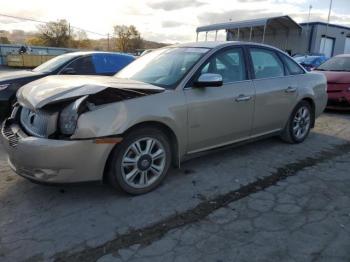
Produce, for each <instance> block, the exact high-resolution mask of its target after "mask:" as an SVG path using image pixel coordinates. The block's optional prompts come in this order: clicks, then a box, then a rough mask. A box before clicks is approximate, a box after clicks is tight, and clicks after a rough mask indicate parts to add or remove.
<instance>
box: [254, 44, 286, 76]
mask: <svg viewBox="0 0 350 262" xmlns="http://www.w3.org/2000/svg"><path fill="white" fill-rule="evenodd" d="M250 55H251V58H252V62H253V68H254V73H255V78H256V79H262V78H270V77H280V76H284V66H283V63H282V61H281V60H280V59H279V57H278V55H277V54H276V53H275V52H274V51H271V50H267V49H262V48H250Z"/></svg>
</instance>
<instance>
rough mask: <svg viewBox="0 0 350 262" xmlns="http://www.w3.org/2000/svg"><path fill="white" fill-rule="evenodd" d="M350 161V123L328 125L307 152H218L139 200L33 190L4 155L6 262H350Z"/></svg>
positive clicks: (250, 148) (302, 147)
mask: <svg viewBox="0 0 350 262" xmlns="http://www.w3.org/2000/svg"><path fill="white" fill-rule="evenodd" d="M68 153H69V152H68ZM349 156H350V114H349V113H327V114H324V115H323V116H322V117H321V118H320V119H318V121H317V125H316V128H315V129H314V130H313V131H312V133H311V134H310V137H309V138H308V139H307V141H305V142H304V143H303V144H299V145H288V144H285V143H282V142H280V141H279V139H277V138H276V139H275V138H272V139H267V140H263V141H259V142H255V143H252V144H248V145H244V146H241V147H237V148H231V149H225V150H220V151H216V152H213V153H210V154H207V155H205V156H202V157H200V158H196V159H193V160H190V161H188V162H186V163H184V164H183V165H182V168H181V169H179V170H172V171H171V172H170V174H169V177H168V178H167V179H166V181H165V182H164V183H163V185H162V186H161V187H160V188H158V189H157V190H155V191H154V192H151V193H149V194H147V195H143V196H138V197H130V196H127V195H124V194H120V193H116V192H115V191H113V190H112V189H110V188H109V187H108V186H103V185H99V184H87V185H79V186H65V187H47V186H41V185H35V184H32V183H30V182H29V181H27V180H25V179H23V178H21V177H18V176H16V175H15V174H13V172H12V171H10V169H9V167H8V165H7V164H6V162H5V158H6V156H5V154H4V153H3V152H1V147H0V174H1V176H0V260H1V261H54V260H56V261H96V260H98V261H100V262H101V261H128V260H131V261H349V260H350V246H349V245H350V244H349V243H350V233H349V232H350V231H349V227H350V221H349V219H350V215H349V214H350V210H349V207H350V201H349V200H350V199H349V197H350V187H349V185H350V181H349V179H350V178H349V176H350V173H349V172H348V170H349V168H350V161H349ZM72 157H74V156H72Z"/></svg>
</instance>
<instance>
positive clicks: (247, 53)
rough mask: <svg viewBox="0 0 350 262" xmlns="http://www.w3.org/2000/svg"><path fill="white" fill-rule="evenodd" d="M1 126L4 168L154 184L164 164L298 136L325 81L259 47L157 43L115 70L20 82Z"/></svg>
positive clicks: (144, 186) (36, 175)
mask: <svg viewBox="0 0 350 262" xmlns="http://www.w3.org/2000/svg"><path fill="white" fill-rule="evenodd" d="M17 97H18V101H19V105H17V106H16V107H15V108H14V110H13V112H12V115H11V117H10V118H9V119H7V120H6V121H5V122H4V124H3V126H2V138H3V142H4V145H5V147H6V150H7V152H8V154H9V162H10V166H11V167H12V168H13V169H14V170H15V172H17V173H18V174H19V175H21V176H23V177H26V178H28V179H30V180H34V181H39V182H45V183H66V182H82V181H90V180H103V181H108V182H109V183H110V184H111V185H113V186H114V187H116V188H120V189H122V190H124V191H126V192H128V193H131V194H142V193H145V192H148V191H150V190H152V189H154V188H155V187H157V186H158V185H159V184H160V183H161V181H162V180H163V179H164V178H165V176H166V174H167V172H168V169H169V166H170V164H173V165H175V166H179V165H180V162H181V161H182V160H184V159H186V158H187V157H188V156H190V155H193V154H195V153H198V152H202V151H206V150H209V149H214V148H218V147H222V146H225V145H229V144H233V143H237V142H242V141H250V140H254V139H256V138H258V137H266V136H274V135H277V136H280V137H281V138H282V139H283V140H285V141H287V142H289V143H301V142H303V141H304V140H305V139H306V137H307V136H308V134H309V131H310V128H312V127H313V126H314V123H315V119H316V118H317V117H318V116H319V115H320V114H321V113H322V111H323V110H324V108H325V106H326V103H327V93H326V78H325V76H324V75H322V74H318V73H307V72H306V71H305V69H303V68H302V67H301V66H300V65H298V64H297V63H296V62H295V61H294V60H293V59H291V58H290V57H289V56H288V55H286V54H285V53H283V52H281V51H279V50H278V49H275V48H273V47H269V46H266V45H260V44H252V43H246V44H245V43H239V42H204V43H192V44H182V45H175V46H171V47H166V48H162V49H158V50H155V51H153V52H151V53H149V54H148V55H146V56H142V57H140V58H139V59H137V60H136V61H135V62H133V63H131V64H130V65H128V66H127V67H126V68H124V69H123V70H122V71H121V72H119V73H118V74H117V75H116V76H114V77H101V76H100V77H97V76H91V77H81V76H63V77H56V76H50V77H47V78H44V79H40V80H37V81H34V82H32V83H29V84H27V85H26V86H23V87H22V88H21V89H20V90H19V92H18V95H17Z"/></svg>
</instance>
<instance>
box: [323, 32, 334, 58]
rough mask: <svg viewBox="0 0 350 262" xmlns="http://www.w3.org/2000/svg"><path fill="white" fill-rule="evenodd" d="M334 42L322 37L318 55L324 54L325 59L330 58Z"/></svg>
mask: <svg viewBox="0 0 350 262" xmlns="http://www.w3.org/2000/svg"><path fill="white" fill-rule="evenodd" d="M334 42H335V41H334V38H331V37H326V36H324V35H323V36H322V38H321V43H320V53H322V54H324V55H325V56H326V57H332V56H333V49H334Z"/></svg>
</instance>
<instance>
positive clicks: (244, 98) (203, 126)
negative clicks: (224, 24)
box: [184, 48, 255, 153]
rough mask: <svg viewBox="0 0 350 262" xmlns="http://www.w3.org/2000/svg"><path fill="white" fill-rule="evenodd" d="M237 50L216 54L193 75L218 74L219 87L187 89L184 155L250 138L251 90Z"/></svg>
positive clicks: (252, 89) (240, 51)
mask: <svg viewBox="0 0 350 262" xmlns="http://www.w3.org/2000/svg"><path fill="white" fill-rule="evenodd" d="M244 61H245V59H244V53H243V50H242V49H241V48H230V49H225V50H222V51H218V52H217V53H215V54H213V56H212V57H211V58H210V59H209V60H208V61H207V62H206V63H204V64H203V66H202V67H201V68H200V71H199V72H198V73H197V74H196V75H197V76H200V75H201V74H204V73H214V74H220V75H221V76H222V78H223V86H221V87H204V88H196V87H188V88H186V89H185V90H184V92H185V96H186V99H187V103H188V137H189V143H188V152H189V153H193V152H197V151H201V150H205V149H209V148H214V147H217V146H221V145H225V144H229V143H231V142H234V141H237V140H243V139H246V138H248V137H249V136H250V131H251V127H252V117H253V107H254V93H255V92H254V87H253V84H252V81H250V80H247V71H246V65H245V62H244Z"/></svg>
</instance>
